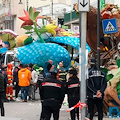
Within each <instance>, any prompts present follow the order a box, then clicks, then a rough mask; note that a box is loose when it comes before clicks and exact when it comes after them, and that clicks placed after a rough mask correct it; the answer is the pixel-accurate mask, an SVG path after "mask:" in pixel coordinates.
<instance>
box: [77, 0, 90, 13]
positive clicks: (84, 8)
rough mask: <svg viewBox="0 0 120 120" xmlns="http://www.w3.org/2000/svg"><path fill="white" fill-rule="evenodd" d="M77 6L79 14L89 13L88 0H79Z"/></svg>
mask: <svg viewBox="0 0 120 120" xmlns="http://www.w3.org/2000/svg"><path fill="white" fill-rule="evenodd" d="M78 6H79V11H80V12H89V11H90V0H79V1H78Z"/></svg>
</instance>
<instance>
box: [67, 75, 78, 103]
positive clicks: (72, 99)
mask: <svg viewBox="0 0 120 120" xmlns="http://www.w3.org/2000/svg"><path fill="white" fill-rule="evenodd" d="M66 88H67V89H66V91H67V95H68V103H72V104H77V103H78V102H79V100H80V82H79V79H78V77H76V76H73V77H70V78H69V80H68V82H67V85H66Z"/></svg>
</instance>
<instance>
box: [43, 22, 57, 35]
mask: <svg viewBox="0 0 120 120" xmlns="http://www.w3.org/2000/svg"><path fill="white" fill-rule="evenodd" d="M45 28H46V29H47V30H48V32H49V33H51V34H52V35H53V36H54V37H55V35H56V31H55V29H56V28H57V26H56V25H55V23H54V21H53V23H52V24H49V25H46V26H45Z"/></svg>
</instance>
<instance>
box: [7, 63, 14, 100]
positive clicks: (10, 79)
mask: <svg viewBox="0 0 120 120" xmlns="http://www.w3.org/2000/svg"><path fill="white" fill-rule="evenodd" d="M12 68H13V65H12V64H11V63H8V64H7V78H8V84H7V91H6V99H7V100H8V95H9V94H10V101H14V100H13V84H12V83H13V73H12Z"/></svg>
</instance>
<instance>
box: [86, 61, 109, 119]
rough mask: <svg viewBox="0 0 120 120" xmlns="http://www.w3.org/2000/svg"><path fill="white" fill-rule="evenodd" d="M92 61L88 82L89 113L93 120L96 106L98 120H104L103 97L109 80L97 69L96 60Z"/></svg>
mask: <svg viewBox="0 0 120 120" xmlns="http://www.w3.org/2000/svg"><path fill="white" fill-rule="evenodd" d="M92 61H93V63H92V67H91V69H89V78H88V80H87V97H88V112H89V113H90V120H93V116H94V104H95V105H96V107H97V110H98V120H102V119H103V97H104V91H105V89H106V86H107V80H106V76H105V74H104V73H103V72H102V71H100V70H98V69H97V68H96V65H95V62H96V61H95V60H94V59H93V60H92ZM98 90H99V91H100V92H101V93H102V96H101V98H97V97H96V93H97V91H98Z"/></svg>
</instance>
